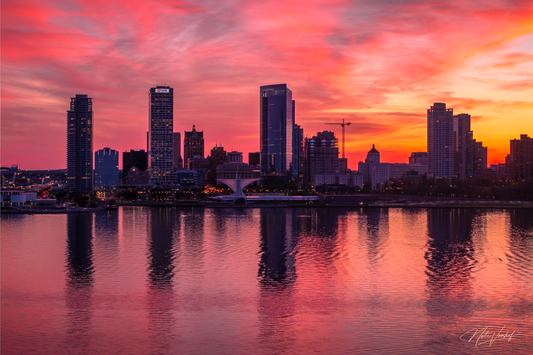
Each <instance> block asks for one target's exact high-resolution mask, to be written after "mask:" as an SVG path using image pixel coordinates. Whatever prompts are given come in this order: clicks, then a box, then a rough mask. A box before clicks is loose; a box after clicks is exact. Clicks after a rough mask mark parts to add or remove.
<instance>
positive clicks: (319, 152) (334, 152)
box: [304, 131, 339, 185]
mask: <svg viewBox="0 0 533 355" xmlns="http://www.w3.org/2000/svg"><path fill="white" fill-rule="evenodd" d="M304 165H305V173H304V177H305V181H306V182H307V183H309V184H312V185H313V184H314V180H315V175H317V174H320V175H322V174H331V173H337V172H339V147H338V140H337V138H335V134H334V133H333V132H330V131H323V132H318V133H317V135H316V136H313V137H312V138H306V139H305V164H304Z"/></svg>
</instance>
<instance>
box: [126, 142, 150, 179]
mask: <svg viewBox="0 0 533 355" xmlns="http://www.w3.org/2000/svg"><path fill="white" fill-rule="evenodd" d="M133 167H136V168H137V170H139V171H147V170H148V154H147V153H146V151H144V150H143V149H139V150H134V149H131V150H130V151H129V152H123V153H122V172H123V173H124V178H126V177H127V176H128V173H129V171H130V170H131V168H133Z"/></svg>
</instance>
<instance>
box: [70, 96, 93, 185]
mask: <svg viewBox="0 0 533 355" xmlns="http://www.w3.org/2000/svg"><path fill="white" fill-rule="evenodd" d="M92 176H93V101H92V98H90V97H87V95H76V97H73V98H71V99H70V110H68V111H67V187H68V188H69V190H70V191H71V192H73V193H80V194H84V195H87V194H90V193H91V191H92V189H93V179H92Z"/></svg>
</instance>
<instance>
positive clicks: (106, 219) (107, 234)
mask: <svg viewBox="0 0 533 355" xmlns="http://www.w3.org/2000/svg"><path fill="white" fill-rule="evenodd" d="M118 235H119V230H118V211H107V212H99V213H95V214H94V244H95V245H94V246H95V250H96V253H97V254H98V256H99V258H98V260H99V265H102V267H104V268H105V269H106V270H108V271H111V270H113V271H114V270H116V269H117V267H118V262H119V240H118ZM119 281H120V280H118V279H116V278H115V279H112V280H107V282H113V283H115V284H117V283H118V282H119Z"/></svg>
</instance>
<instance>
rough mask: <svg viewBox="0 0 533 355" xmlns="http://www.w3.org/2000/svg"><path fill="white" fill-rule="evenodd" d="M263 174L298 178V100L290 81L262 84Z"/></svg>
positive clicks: (290, 178) (261, 135)
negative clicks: (295, 138)
mask: <svg viewBox="0 0 533 355" xmlns="http://www.w3.org/2000/svg"><path fill="white" fill-rule="evenodd" d="M259 100H260V101H259V106H260V132H259V134H260V148H261V173H262V175H264V176H270V177H280V178H288V179H289V180H292V179H293V178H294V172H293V142H292V140H293V130H294V104H295V103H294V101H293V100H292V91H291V90H290V89H289V88H288V87H287V84H277V85H266V86H261V87H260V98H259Z"/></svg>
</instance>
